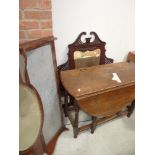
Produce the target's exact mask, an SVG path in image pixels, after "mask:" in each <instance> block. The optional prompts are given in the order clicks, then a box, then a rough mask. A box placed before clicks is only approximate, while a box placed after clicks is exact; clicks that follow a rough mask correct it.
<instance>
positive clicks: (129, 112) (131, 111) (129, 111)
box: [127, 100, 135, 117]
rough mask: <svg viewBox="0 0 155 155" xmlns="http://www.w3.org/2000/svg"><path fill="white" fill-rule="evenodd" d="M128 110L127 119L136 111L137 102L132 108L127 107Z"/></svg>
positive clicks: (133, 103) (132, 104)
mask: <svg viewBox="0 0 155 155" xmlns="http://www.w3.org/2000/svg"><path fill="white" fill-rule="evenodd" d="M127 108H128V114H127V117H130V116H131V114H132V113H133V111H134V109H135V100H133V101H132V103H131V105H130V106H127Z"/></svg>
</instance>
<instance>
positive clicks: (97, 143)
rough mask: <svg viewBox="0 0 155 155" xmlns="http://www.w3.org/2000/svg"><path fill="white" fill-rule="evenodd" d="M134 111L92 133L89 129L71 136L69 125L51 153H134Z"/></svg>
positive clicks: (86, 154)
mask: <svg viewBox="0 0 155 155" xmlns="http://www.w3.org/2000/svg"><path fill="white" fill-rule="evenodd" d="M134 118H135V117H134V113H133V114H132V115H131V117H130V118H127V117H122V118H119V119H115V120H113V121H110V122H108V123H106V124H104V125H101V126H99V127H97V129H96V130H95V132H94V134H91V133H90V131H89V130H87V131H85V132H83V133H80V134H79V135H78V137H77V139H74V138H73V130H72V126H71V125H67V126H66V127H67V128H69V131H66V132H63V133H62V134H61V135H60V137H59V139H58V141H57V145H56V148H55V151H54V153H53V155H134V154H135V148H134V146H135V144H134V142H135V139H134V138H135V135H134V134H135V126H134V121H135V119H134Z"/></svg>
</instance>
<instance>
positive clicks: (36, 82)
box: [26, 45, 62, 144]
mask: <svg viewBox="0 0 155 155" xmlns="http://www.w3.org/2000/svg"><path fill="white" fill-rule="evenodd" d="M26 55H27V71H28V75H29V79H30V83H31V84H32V85H33V86H34V87H35V88H36V89H37V91H38V93H39V95H40V97H41V100H42V104H43V108H44V124H43V136H44V139H45V143H46V144H47V143H48V142H49V141H50V140H51V138H52V137H53V136H54V135H55V134H56V132H57V131H58V130H59V129H60V128H61V127H62V123H61V112H60V107H59V97H58V93H57V85H56V77H55V69H54V64H53V57H52V56H53V55H52V51H51V46H50V45H45V46H42V47H40V48H37V49H34V50H31V51H29V52H26Z"/></svg>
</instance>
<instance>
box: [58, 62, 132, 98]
mask: <svg viewBox="0 0 155 155" xmlns="http://www.w3.org/2000/svg"><path fill="white" fill-rule="evenodd" d="M112 73H117V75H118V76H119V78H120V79H121V81H122V82H121V83H118V82H116V81H113V80H112ZM60 76H61V81H62V84H63V86H64V88H65V89H66V90H67V91H68V93H69V94H70V95H72V96H73V97H75V98H76V100H79V99H80V98H85V97H88V96H89V95H91V94H94V93H95V94H98V93H101V92H105V91H110V90H113V89H118V87H119V88H121V87H122V86H123V87H124V85H127V86H128V85H133V84H134V82H135V73H134V64H130V63H127V62H120V63H115V64H105V65H98V66H93V67H88V68H81V69H75V70H68V71H61V73H60ZM79 89H80V90H79Z"/></svg>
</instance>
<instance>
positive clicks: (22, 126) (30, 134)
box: [19, 84, 42, 151]
mask: <svg viewBox="0 0 155 155" xmlns="http://www.w3.org/2000/svg"><path fill="white" fill-rule="evenodd" d="M41 124H42V113H41V110H40V107H39V100H38V97H37V94H36V92H35V91H34V90H33V89H32V88H30V87H29V86H27V85H23V84H20V86H19V151H24V150H26V149H28V148H30V147H31V146H32V145H33V144H34V143H35V141H36V139H37V137H38V135H39V132H40V128H41Z"/></svg>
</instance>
